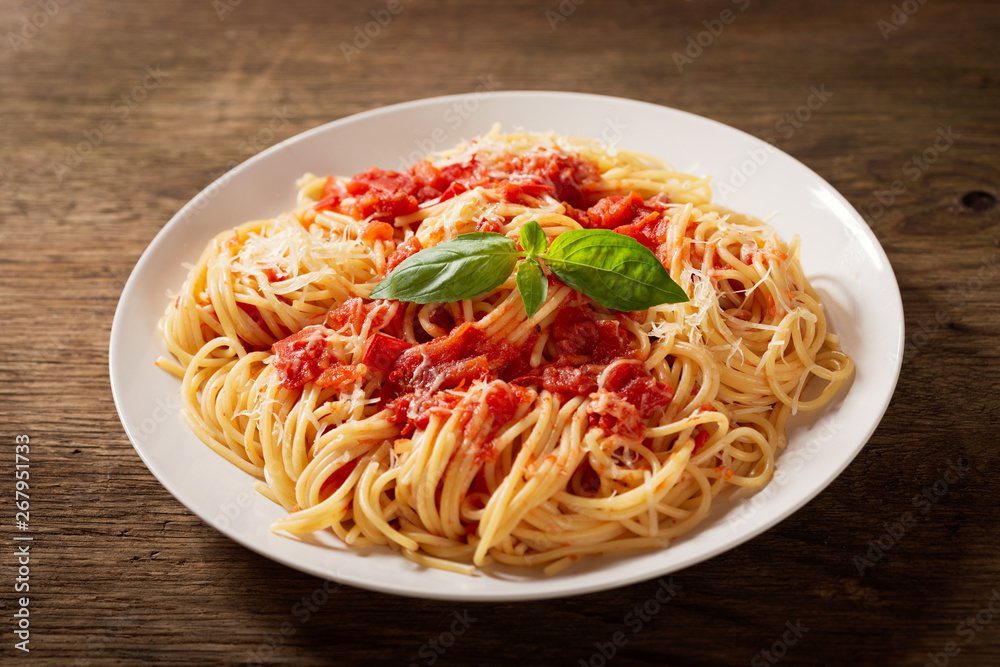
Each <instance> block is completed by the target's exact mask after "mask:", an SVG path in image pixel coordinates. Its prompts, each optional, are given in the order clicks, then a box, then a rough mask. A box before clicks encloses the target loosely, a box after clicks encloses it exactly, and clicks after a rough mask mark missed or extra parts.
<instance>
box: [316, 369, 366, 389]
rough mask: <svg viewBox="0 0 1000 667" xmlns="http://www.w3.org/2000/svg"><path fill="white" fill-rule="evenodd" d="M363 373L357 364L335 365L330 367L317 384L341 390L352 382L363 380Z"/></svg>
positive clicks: (318, 379)
mask: <svg viewBox="0 0 1000 667" xmlns="http://www.w3.org/2000/svg"><path fill="white" fill-rule="evenodd" d="M361 377H362V373H361V372H360V371H359V370H358V367H357V366H356V365H355V364H339V363H338V364H334V365H333V366H330V367H329V368H327V369H326V370H324V371H323V372H322V373H320V374H319V377H317V378H316V384H317V385H318V386H320V387H333V388H334V389H341V388H342V387H346V386H347V385H349V384H351V383H352V382H356V381H357V380H359V379H361Z"/></svg>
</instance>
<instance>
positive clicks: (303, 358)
mask: <svg viewBox="0 0 1000 667" xmlns="http://www.w3.org/2000/svg"><path fill="white" fill-rule="evenodd" d="M325 330H326V327H323V326H320V325H314V326H309V327H306V328H305V329H302V330H301V331H299V332H297V333H294V334H292V335H291V336H289V337H287V338H283V339H282V340H279V341H278V342H277V343H275V344H274V345H272V346H271V350H272V351H273V352H274V357H273V358H272V360H271V366H272V367H273V368H274V369H275V370H276V371H277V372H278V377H279V378H281V383H282V384H283V385H285V386H286V387H288V388H289V389H297V388H298V387H301V386H302V385H304V384H305V383H306V382H309V381H310V380H312V379H314V378H315V377H316V376H318V375H319V374H320V373H322V372H323V371H324V370H326V369H327V368H329V367H330V365H331V363H332V362H333V360H334V354H333V350H332V349H331V347H330V346H329V345H327V342H326V336H325V334H324V331H325Z"/></svg>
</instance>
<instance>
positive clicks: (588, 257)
mask: <svg viewBox="0 0 1000 667" xmlns="http://www.w3.org/2000/svg"><path fill="white" fill-rule="evenodd" d="M545 265H546V266H548V267H549V268H550V269H552V273H554V274H556V277H557V278H559V279H560V280H561V281H563V282H564V283H566V284H567V285H569V286H570V287H572V288H573V289H575V290H578V291H580V292H583V293H584V294H585V295H587V296H589V297H590V298H591V299H593V300H594V301H596V302H597V303H599V304H601V305H602V306H606V307H607V308H612V309H614V310H622V311H630V310H645V309H647V308H652V307H653V306H658V305H660V304H661V303H680V302H683V301H687V300H688V297H687V295H686V294H685V293H684V290H682V289H681V288H680V286H679V285H678V284H677V283H675V282H674V281H673V279H672V278H671V277H670V274H669V273H667V270H666V269H665V268H663V264H661V263H660V260H658V259H657V258H656V255H654V254H653V253H652V251H650V250H649V248H647V247H645V246H644V245H642V244H641V243H639V242H638V241H636V240H635V239H633V238H631V237H629V236H625V235H623V234H616V233H615V232H613V231H611V230H608V229H573V230H570V231H568V232H563V233H562V234H560V235H559V236H557V237H556V239H555V240H554V241H553V242H552V245H550V246H549V250H548V252H547V253H545Z"/></svg>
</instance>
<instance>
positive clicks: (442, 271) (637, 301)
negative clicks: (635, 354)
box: [370, 220, 688, 317]
mask: <svg viewBox="0 0 1000 667" xmlns="http://www.w3.org/2000/svg"><path fill="white" fill-rule="evenodd" d="M519 240H520V242H521V247H522V248H524V252H523V253H522V252H519V251H518V249H517V244H516V243H514V241H512V240H511V239H509V238H507V237H506V236H504V235H503V234H496V233H494V232H472V233H469V234H462V235H460V236H458V237H457V238H455V239H454V240H452V241H446V242H445V243H439V244H438V245H436V246H432V247H430V248H426V249H424V250H421V251H420V252H418V253H416V254H415V255H413V256H412V257H409V258H407V259H406V260H404V261H403V262H402V263H401V264H400V265H399V266H397V267H396V269H395V270H394V271H393V272H392V274H391V275H389V277H387V278H386V279H385V280H383V281H382V282H380V283H379V284H378V285H376V286H375V289H373V290H372V292H371V295H370V296H371V298H372V299H398V300H399V301H411V302H413V303H438V302H447V301H460V300H462V299H471V298H472V297H475V296H479V295H480V294H485V293H486V292H489V291H491V290H494V289H496V288H497V287H499V286H500V285H502V284H503V283H504V281H506V280H507V279H508V278H509V277H510V273H511V271H513V270H514V267H515V266H517V276H516V283H517V289H518V291H519V292H520V293H521V299H522V301H523V302H524V310H525V312H526V313H527V314H528V316H529V317H530V316H531V315H533V314H534V313H535V311H537V310H538V308H539V306H541V305H542V303H544V301H545V296H546V293H547V292H548V281H547V280H546V278H545V272H544V271H543V270H542V264H541V262H539V258H540V259H542V260H543V261H544V262H545V266H547V267H548V268H549V270H550V271H552V273H554V274H555V276H556V277H557V278H559V280H561V281H563V282H564V283H566V284H567V285H569V286H570V287H572V288H573V289H575V290H578V291H579V292H582V293H583V294H585V295H586V296H588V297H590V298H591V299H593V300H594V301H596V302H597V303H599V304H601V305H602V306H605V307H607V308H611V309H613V310H621V311H631V310H645V309H647V308H652V307H653V306H658V305H660V304H661V303H681V302H684V301H687V300H688V297H687V295H686V294H685V293H684V290H682V289H681V288H680V286H679V285H678V284H677V283H675V282H674V281H673V279H671V277H670V274H669V273H668V272H667V270H666V269H665V268H664V267H663V264H661V263H660V260H658V259H657V258H656V255H654V254H653V253H652V252H651V251H650V250H649V248H647V247H645V246H644V245H642V244H641V243H639V242H638V241H636V240H635V239H633V238H631V237H628V236H624V235H622V234H616V233H615V232H613V231H611V230H607V229H574V230H571V231H568V232H564V233H562V234H560V235H559V236H557V237H556V239H555V240H554V241H553V242H552V244H551V245H548V239H547V238H546V237H545V231H544V230H543V229H542V227H541V225H539V224H538V223H537V222H535V221H534V220H532V221H531V222H529V223H528V224H526V225H524V226H523V227H522V228H521V235H520V237H519ZM546 246H547V247H546ZM522 258H523V259H522ZM519 259H522V261H521V263H520V264H518V260H519Z"/></svg>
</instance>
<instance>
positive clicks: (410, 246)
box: [385, 235, 424, 274]
mask: <svg viewBox="0 0 1000 667" xmlns="http://www.w3.org/2000/svg"><path fill="white" fill-rule="evenodd" d="M423 249H424V246H423V245H421V244H420V239H418V238H417V237H416V235H414V236H411V237H410V238H408V239H406V240H405V241H403V242H402V243H400V244H399V245H398V246H396V249H395V250H393V251H392V254H391V255H389V256H388V257H387V258H386V260H385V272H386V274H389V273H392V270H393V269H395V268H396V267H397V266H399V265H400V264H402V263H403V262H404V261H405V260H406V259H408V258H410V257H412V256H413V255H416V254H417V253H418V252H420V251H421V250H423Z"/></svg>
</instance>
